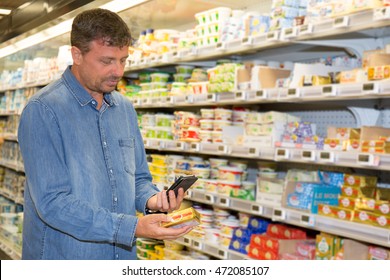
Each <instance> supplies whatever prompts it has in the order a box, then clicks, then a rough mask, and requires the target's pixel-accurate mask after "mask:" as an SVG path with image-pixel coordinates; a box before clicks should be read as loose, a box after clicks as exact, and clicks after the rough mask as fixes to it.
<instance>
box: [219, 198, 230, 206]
mask: <svg viewBox="0 0 390 280" xmlns="http://www.w3.org/2000/svg"><path fill="white" fill-rule="evenodd" d="M219 204H220V205H222V206H226V207H229V206H230V199H229V198H225V197H221V198H220V199H219Z"/></svg>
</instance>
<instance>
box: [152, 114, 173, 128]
mask: <svg viewBox="0 0 390 280" xmlns="http://www.w3.org/2000/svg"><path fill="white" fill-rule="evenodd" d="M173 119H174V116H173V115H167V114H156V125H157V126H165V127H171V122H172V121H173Z"/></svg>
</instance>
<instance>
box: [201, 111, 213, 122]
mask: <svg viewBox="0 0 390 280" xmlns="http://www.w3.org/2000/svg"><path fill="white" fill-rule="evenodd" d="M200 115H201V117H202V119H208V120H212V119H214V109H200Z"/></svg>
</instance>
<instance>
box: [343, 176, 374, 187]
mask: <svg viewBox="0 0 390 280" xmlns="http://www.w3.org/2000/svg"><path fill="white" fill-rule="evenodd" d="M377 180H378V178H377V177H374V176H363V175H356V174H345V175H344V185H345V186H355V187H365V186H376V183H377Z"/></svg>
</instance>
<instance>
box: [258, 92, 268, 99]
mask: <svg viewBox="0 0 390 280" xmlns="http://www.w3.org/2000/svg"><path fill="white" fill-rule="evenodd" d="M256 98H267V96H266V94H265V91H264V90H258V91H256Z"/></svg>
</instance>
